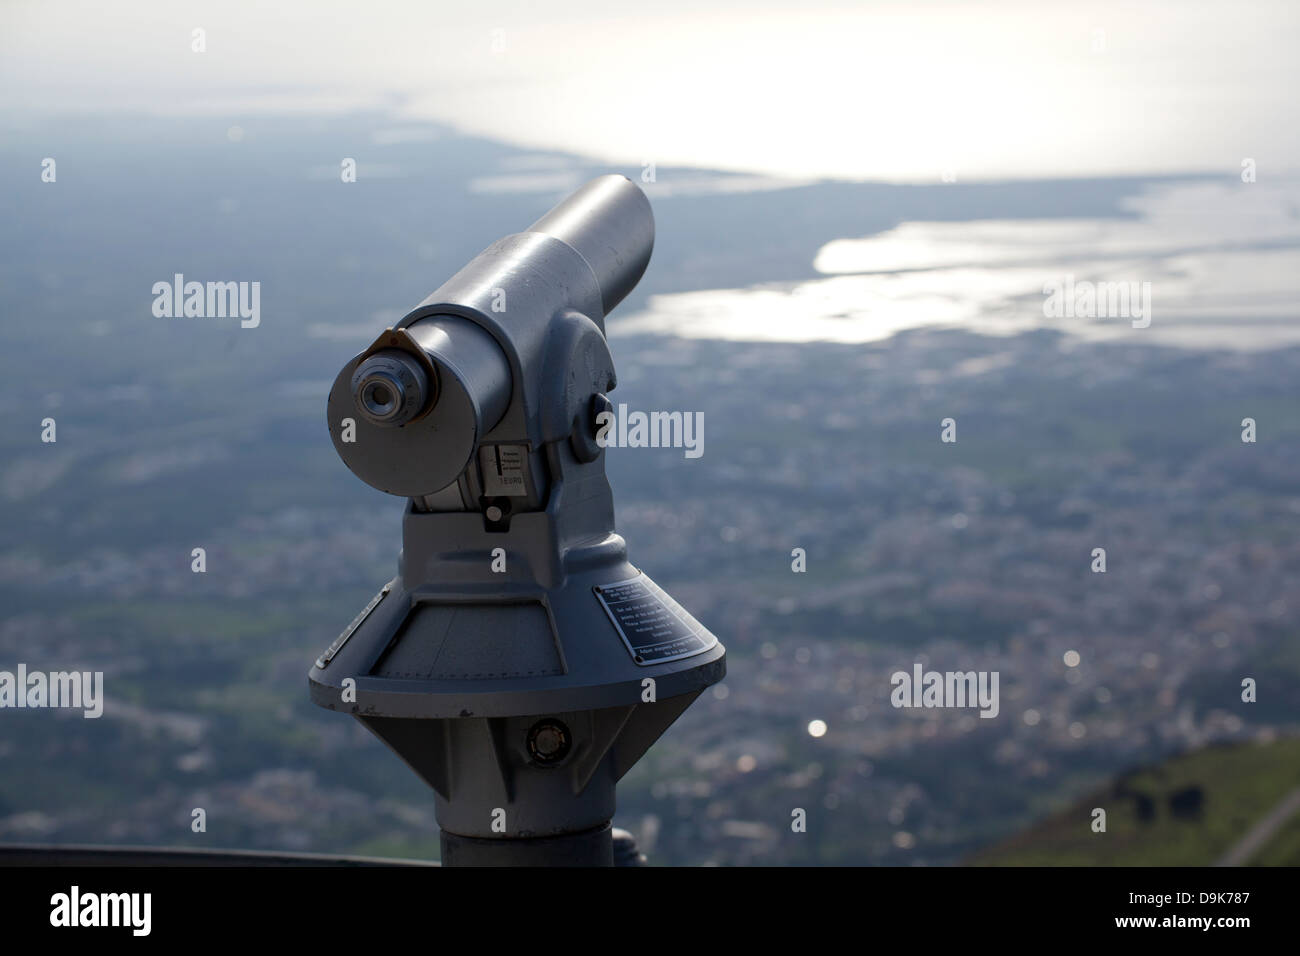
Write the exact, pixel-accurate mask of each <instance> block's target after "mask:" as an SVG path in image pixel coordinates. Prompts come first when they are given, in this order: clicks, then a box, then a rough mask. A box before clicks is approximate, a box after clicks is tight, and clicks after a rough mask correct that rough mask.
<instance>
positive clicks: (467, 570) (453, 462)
mask: <svg viewBox="0 0 1300 956" xmlns="http://www.w3.org/2000/svg"><path fill="white" fill-rule="evenodd" d="M653 242H654V220H653V215H652V213H651V210H650V205H649V202H648V201H647V199H646V197H645V195H644V194H643V193H642V192H641V190H640V189H639V188H637V187H636V186H635V185H633V184H632V183H631V182H630V181H628V180H627V179H625V178H623V177H621V176H605V177H601V178H599V179H596V180H593V181H592V182H590V183H588V184H587V185H586V186H584V187H582V188H581V189H579V190H578V191H577V192H576V193H574V194H573V195H572V196H570V197H569V198H568V199H566V200H565V201H564V202H562V203H561V204H560V205H559V206H557V207H555V208H554V209H553V210H551V211H550V212H549V213H547V214H546V215H545V216H543V217H542V218H541V219H539V220H538V221H537V222H535V223H534V224H533V225H532V226H531V227H529V229H527V230H526V231H524V232H522V233H518V234H516V235H512V236H507V237H506V238H504V239H501V240H499V241H497V242H495V243H493V244H492V245H491V246H489V247H488V248H487V249H485V250H484V251H483V252H482V253H480V254H479V255H478V256H476V257H475V258H474V259H473V260H472V261H471V262H470V263H469V264H467V265H466V266H465V267H464V268H463V269H461V270H460V271H459V272H457V273H456V274H455V275H454V276H452V278H451V279H449V280H448V281H447V282H446V283H444V284H443V285H442V286H441V287H439V288H438V289H437V290H436V291H435V292H434V293H433V294H431V295H430V296H429V297H428V298H426V299H425V300H424V301H423V302H421V303H420V304H419V305H418V306H416V308H415V309H413V310H412V311H411V312H410V313H409V314H407V315H406V316H405V317H404V318H403V319H402V320H401V321H400V322H398V323H397V324H396V325H395V326H394V327H393V328H391V329H388V330H385V331H384V332H383V333H382V334H380V335H379V337H378V338H377V339H376V340H375V342H374V343H372V345H371V346H370V347H369V348H367V349H366V350H365V351H363V352H362V353H360V354H359V355H357V356H356V357H355V358H353V359H352V361H350V362H349V363H348V364H347V365H345V366H344V367H343V369H342V370H341V371H340V373H339V375H338V377H337V379H336V380H335V382H334V386H333V388H332V389H331V391H330V395H329V400H328V417H329V428H330V434H331V436H332V438H333V440H334V446H335V449H336V450H337V451H338V453H339V456H340V457H341V458H342V459H343V460H344V462H345V463H346V464H347V466H348V467H349V468H350V469H351V470H352V471H353V472H354V473H355V474H356V475H357V476H358V477H359V478H361V479H362V480H363V481H365V482H367V483H368V484H370V485H372V486H373V487H375V488H378V489H380V490H382V491H385V492H388V493H389V494H393V495H398V496H401V497H405V498H408V499H409V501H408V503H407V507H406V513H405V516H404V519H403V549H402V554H401V557H400V559H399V562H398V573H397V576H396V577H395V578H394V579H393V580H392V581H390V582H389V583H388V584H387V585H385V587H384V588H383V589H382V590H381V591H380V593H379V594H377V595H376V597H375V598H374V600H372V602H371V603H370V605H368V606H367V607H366V608H365V609H364V610H363V611H362V613H361V614H360V615H358V617H357V618H356V620H354V621H353V622H352V624H351V625H349V627H348V628H347V629H345V630H344V632H343V633H342V634H340V635H339V637H338V638H337V639H336V640H335V641H334V643H333V644H332V645H331V646H330V648H329V649H328V650H327V651H326V652H325V653H323V654H322V655H321V657H320V658H319V659H318V660H317V662H316V666H314V667H313V668H312V669H311V672H310V675H309V681H310V687H311V695H312V699H313V700H314V701H315V702H316V703H317V704H319V705H321V706H322V707H327V708H330V709H333V710H339V711H343V712H345V713H350V714H352V715H353V716H355V717H356V718H357V719H358V720H360V721H361V722H362V723H363V724H365V725H366V727H367V728H369V729H370V730H371V731H373V732H374V733H375V734H376V735H377V736H378V737H380V739H382V740H383V741H384V742H385V743H386V744H387V745H388V746H389V747H390V748H392V749H393V750H394V752H396V753H397V755H398V756H399V757H401V758H402V759H403V760H404V761H405V762H406V763H407V764H408V765H409V766H410V767H411V768H412V769H413V770H414V771H415V772H416V773H417V774H419V775H420V776H421V777H422V778H423V779H424V780H425V781H426V782H428V783H429V784H430V786H432V787H433V789H434V791H435V793H436V812H437V817H438V821H439V824H440V826H441V827H442V831H443V836H442V841H443V861H444V863H449V864H456V863H467V864H493V863H513V864H519V863H530V862H536V863H551V864H554V863H609V862H610V859H609V857H610V854H611V851H610V838H609V821H610V820H611V818H612V816H613V813H614V808H615V802H614V785H615V783H616V782H617V781H618V779H619V778H620V777H622V776H623V775H624V774H625V773H626V772H627V770H628V769H629V768H630V767H631V766H632V765H633V764H634V763H635V762H636V761H637V760H638V759H639V758H640V757H641V756H642V754H644V753H645V751H646V750H647V749H648V748H649V747H650V745H651V744H652V743H654V741H655V740H656V739H657V738H658V737H659V736H660V735H661V734H662V733H663V732H664V730H666V729H667V727H668V726H669V725H670V724H671V723H672V722H673V721H674V720H675V719H676V718H677V717H678V716H679V715H680V714H681V713H682V711H684V710H685V708H686V707H687V706H688V705H689V704H690V703H691V702H692V701H693V700H694V699H695V698H696V697H697V696H698V695H699V694H700V693H701V692H702V691H703V690H704V689H705V688H706V687H708V686H709V685H711V684H713V683H715V682H717V681H719V680H721V679H722V677H723V675H724V673H725V651H724V648H723V647H722V645H721V643H719V642H718V640H717V638H716V637H714V635H713V634H712V633H710V632H709V631H708V630H707V629H706V628H705V627H704V626H703V625H701V624H700V623H699V622H698V621H696V620H695V619H694V618H693V617H691V615H690V614H689V613H687V612H686V611H685V610H684V609H682V608H681V607H680V605H678V604H677V603H676V602H675V601H674V600H673V599H672V598H671V597H669V596H668V595H667V594H666V593H665V592H664V591H663V590H662V589H660V588H659V587H658V586H657V585H655V584H654V582H653V581H652V580H651V579H650V578H649V577H648V575H646V574H644V573H643V572H642V571H641V570H639V569H638V568H636V567H634V566H633V565H632V564H631V563H630V562H629V560H628V554H627V546H626V543H625V542H624V540H623V538H622V537H620V536H619V535H618V534H617V533H616V531H615V526H614V505H613V497H612V494H611V491H610V487H609V483H608V481H607V479H606V477H605V467H604V454H605V452H604V449H603V448H601V447H600V446H599V444H598V443H597V441H596V431H597V423H596V415H597V414H598V413H599V412H600V411H603V410H606V409H608V408H609V406H610V402H609V400H608V398H607V397H606V396H607V393H608V392H610V391H612V390H613V389H614V387H615V385H616V384H617V379H616V376H615V371H614V363H613V359H612V356H611V355H610V351H609V347H608V344H607V342H606V339H605V316H606V314H607V313H608V312H609V310H611V309H612V308H614V306H616V305H617V304H618V303H619V302H620V301H622V299H623V298H624V297H625V296H626V295H627V294H628V293H629V292H630V291H631V290H632V288H633V287H635V285H636V283H637V281H638V280H639V279H640V278H641V275H642V273H643V272H644V270H645V268H646V264H647V263H648V261H649V258H650V252H651V249H652V247H653Z"/></svg>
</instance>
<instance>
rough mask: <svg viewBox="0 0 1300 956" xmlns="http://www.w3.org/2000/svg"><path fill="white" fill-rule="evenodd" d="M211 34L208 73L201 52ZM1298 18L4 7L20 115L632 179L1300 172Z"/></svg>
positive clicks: (570, 8)
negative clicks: (457, 138)
mask: <svg viewBox="0 0 1300 956" xmlns="http://www.w3.org/2000/svg"><path fill="white" fill-rule="evenodd" d="M195 28H202V29H203V30H205V31H206V52H204V53H195V52H193V51H192V49H191V45H192V31H193V30H194V29H195ZM1298 46H1300V3H1296V2H1294V0H1285V2H1260V3H1246V2H1241V0H1227V2H1224V0H1202V2H1197V0H1174V2H1151V3H1134V2H1131V0H1125V2H1089V3H1081V4H1077V5H1076V4H1068V3H1037V2H1029V3H1019V2H1006V0H993V2H980V3H940V2H913V3H902V2H858V3H843V4H835V3H826V2H818V0H811V2H790V3H785V4H775V3H763V2H755V0H744V2H734V3H732V2H712V3H707V2H706V3H686V2H678V0H655V2H652V3H646V2H635V3H624V2H619V0H569V2H556V3H535V2H531V0H530V2H499V3H492V4H479V3H462V2H457V3H439V2H428V3H410V4H407V3H396V2H382V0H364V2H346V3H344V2H300V0H283V2H275V3H271V2H252V3H249V2H231V0H221V2H216V3H187V2H183V0H156V2H155V0H142V2H135V3H130V2H123V3H105V2H102V0H94V2H58V0H5V2H4V3H0V107H3V108H8V109H15V108H16V109H25V110H37V111H47V110H77V109H81V110H94V111H96V112H104V111H132V110H145V111H149V112H154V113H164V114H170V113H181V114H189V115H195V114H202V113H213V114H222V115H223V116H225V115H231V114H234V115H243V114H248V113H251V112H273V111H282V110H292V111H302V110H315V111H333V110H346V109H355V108H370V107H379V108H386V109H392V110H395V111H398V112H400V113H402V114H404V115H408V116H414V117H426V118H430V119H437V120H442V121H446V122H450V123H452V124H454V125H456V126H457V127H459V128H461V129H464V130H467V131H471V132H476V133H482V134H487V135H490V136H493V137H496V138H499V139H504V140H507V141H510V142H513V143H517V144H522V145H527V146H531V147H541V148H562V149H568V150H573V151H577V152H581V153H584V154H588V155H591V156H594V157H597V158H602V159H609V160H612V161H616V162H620V163H624V164H640V163H644V162H655V163H657V164H660V165H680V164H693V165H701V166H707V167H715V168H723V169H740V170H752V171H757V172H766V173H777V174H784V175H791V176H838V177H849V178H855V179H858V178H860V179H891V180H908V181H918V182H933V181H936V180H938V179H940V178H941V177H942V176H943V175H944V173H945V172H949V173H951V174H952V175H953V176H955V177H956V178H957V179H958V180H959V181H960V180H971V179H980V178H999V177H1020V176H1035V177H1037V176H1048V177H1053V176H1073V175H1088V174H1108V173H1119V172H1170V171H1191V170H1194V171H1203V170H1216V169H1223V170H1235V169H1236V168H1238V167H1239V165H1240V163H1241V161H1242V159H1243V158H1246V157H1251V158H1253V159H1255V160H1256V161H1257V163H1258V165H1259V169H1260V171H1261V172H1260V175H1261V177H1263V176H1265V175H1267V174H1268V173H1269V172H1270V171H1273V170H1277V171H1281V170H1283V169H1300V142H1298V138H1297V137H1298V133H1297V129H1298V127H1300V124H1298V123H1297V122H1296V118H1297V117H1296V112H1297V111H1296V106H1295V91H1296V90H1297V89H1300V66H1297V64H1298V63H1300V57H1297V56H1296V54H1295V50H1296V49H1297V47H1298Z"/></svg>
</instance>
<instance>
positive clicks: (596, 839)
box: [442, 822, 614, 866]
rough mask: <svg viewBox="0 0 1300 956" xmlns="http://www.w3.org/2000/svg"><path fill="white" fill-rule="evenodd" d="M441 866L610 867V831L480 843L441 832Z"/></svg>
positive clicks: (607, 828) (600, 829)
mask: <svg viewBox="0 0 1300 956" xmlns="http://www.w3.org/2000/svg"><path fill="white" fill-rule="evenodd" d="M442 865H443V866H613V865H614V840H613V828H612V827H611V826H610V825H609V823H608V822H606V823H604V824H602V825H601V826H598V827H596V828H595V829H592V830H583V831H581V832H579V833H566V834H565V835H563V836H557V837H537V838H532V839H521V838H515V837H502V838H500V839H491V840H488V839H483V838H481V837H466V836H459V835H458V834H455V833H451V832H449V831H447V830H443V831H442Z"/></svg>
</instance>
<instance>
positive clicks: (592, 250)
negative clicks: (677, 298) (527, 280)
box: [527, 175, 655, 315]
mask: <svg viewBox="0 0 1300 956" xmlns="http://www.w3.org/2000/svg"><path fill="white" fill-rule="evenodd" d="M527 231H528V232H541V233H545V234H546V235H548V236H553V237H554V238H556V239H559V240H560V241H561V242H563V243H565V244H566V245H568V246H569V247H570V248H572V249H574V250H575V251H576V252H577V253H578V254H579V255H581V256H582V258H583V259H585V260H586V261H587V264H588V265H589V266H591V271H592V272H594V273H595V274H596V281H597V283H598V284H599V285H600V295H601V302H602V305H603V306H604V309H605V314H606V315H608V314H609V313H610V312H611V311H612V310H613V308H614V307H615V306H616V305H618V304H619V303H620V302H622V301H623V299H624V298H625V297H626V296H627V294H628V293H629V292H631V291H632V289H633V288H634V287H635V286H636V284H637V282H639V281H640V280H641V276H642V274H643V273H644V272H645V268H646V265H647V263H649V261H650V253H651V251H652V250H653V249H654V244H655V219H654V213H653V212H651V210H650V200H648V199H647V198H646V196H645V193H643V192H642V191H641V190H640V189H639V188H637V186H635V185H634V184H633V183H632V182H631V180H629V179H628V178H627V177H625V176H616V175H610V176H601V177H599V178H597V179H593V180H592V181H591V182H589V183H587V184H586V185H585V186H583V187H582V188H581V189H579V190H578V191H577V192H575V193H574V194H573V195H571V196H569V198H567V199H565V200H564V201H563V202H562V203H560V204H559V205H558V206H556V207H555V208H554V209H552V210H551V211H550V212H548V213H547V214H546V215H545V216H543V217H542V218H541V219H538V220H537V221H536V222H535V223H533V224H532V225H531V226H529V227H528V229H527Z"/></svg>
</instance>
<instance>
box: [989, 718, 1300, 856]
mask: <svg viewBox="0 0 1300 956" xmlns="http://www.w3.org/2000/svg"><path fill="white" fill-rule="evenodd" d="M1296 788H1300V739H1297V738H1286V739H1282V740H1277V741H1273V742H1270V743H1247V744H1234V745H1224V746H1214V747H1207V748H1205V749H1203V750H1196V751H1192V752H1190V753H1186V754H1182V755H1180V756H1178V757H1174V758H1172V759H1170V760H1168V761H1166V762H1165V763H1162V764H1159V765H1157V766H1154V767H1149V768H1143V769H1141V770H1136V771H1133V772H1131V773H1127V774H1124V775H1123V776H1121V777H1119V778H1118V779H1117V780H1116V781H1115V782H1114V783H1112V784H1110V785H1109V786H1108V787H1106V788H1105V789H1104V790H1101V791H1098V792H1096V793H1094V794H1093V795H1092V796H1090V797H1088V798H1086V799H1084V800H1081V801H1080V802H1079V803H1077V804H1076V805H1075V806H1073V807H1072V808H1071V809H1069V810H1067V811H1065V812H1063V813H1060V814H1058V815H1056V816H1053V817H1051V818H1049V819H1047V820H1045V821H1043V822H1042V823H1040V824H1039V825H1037V826H1035V827H1034V828H1032V829H1030V830H1028V831H1026V832H1024V833H1021V834H1019V835H1018V836H1016V837H1014V838H1012V839H1010V840H1007V841H1006V842H1004V843H1001V844H998V845H996V846H993V847H990V848H989V849H987V850H985V851H982V852H981V853H978V854H976V855H975V856H974V857H972V858H971V859H969V860H967V861H966V862H967V863H968V864H972V865H977V866H1207V865H1211V864H1213V863H1215V862H1216V861H1217V860H1218V859H1219V858H1220V857H1222V856H1223V855H1224V854H1225V853H1226V852H1227V851H1228V850H1229V849H1230V848H1231V847H1233V846H1234V845H1236V843H1237V842H1238V841H1239V840H1241V839H1242V837H1244V836H1245V835H1246V833H1247V832H1249V831H1250V829H1251V828H1252V827H1253V826H1255V825H1256V824H1257V823H1259V822H1260V821H1261V820H1262V819H1263V818H1264V817H1265V816H1267V815H1268V813H1269V812H1270V811H1271V810H1273V809H1274V808H1275V807H1277V806H1278V805H1279V804H1280V803H1281V802H1282V801H1283V800H1284V799H1285V798H1286V796H1287V795H1288V794H1289V793H1291V792H1292V791H1293V790H1295V789H1296ZM1094 807H1102V808H1104V809H1105V810H1106V832H1105V833H1094V832H1093V831H1092V826H1091V823H1092V810H1093V808H1094ZM1247 862H1248V863H1249V864H1251V865H1265V866H1296V865H1300V814H1292V815H1291V816H1290V818H1289V819H1287V820H1286V821H1285V822H1283V823H1282V824H1281V825H1280V826H1279V827H1278V828H1277V830H1276V831H1275V832H1274V833H1273V835H1272V836H1271V837H1270V838H1269V839H1268V840H1267V841H1265V842H1264V843H1263V845H1262V846H1261V847H1260V849H1259V850H1258V851H1257V852H1256V853H1254V854H1253V855H1251V857H1250V858H1249V860H1248V861H1247Z"/></svg>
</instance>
